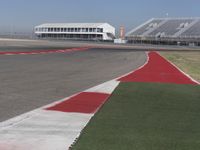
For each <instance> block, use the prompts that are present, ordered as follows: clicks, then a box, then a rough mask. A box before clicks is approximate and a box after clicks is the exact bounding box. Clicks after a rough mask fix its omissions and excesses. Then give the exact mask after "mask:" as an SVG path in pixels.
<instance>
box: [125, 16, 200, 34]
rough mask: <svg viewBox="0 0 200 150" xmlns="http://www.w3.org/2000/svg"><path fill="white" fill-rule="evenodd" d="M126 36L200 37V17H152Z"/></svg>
mask: <svg viewBox="0 0 200 150" xmlns="http://www.w3.org/2000/svg"><path fill="white" fill-rule="evenodd" d="M126 36H127V37H154V38H160V37H161V38H162V37H163V38H165V37H167V38H184V37H185V38H200V18H152V19H150V20H148V21H147V22H145V23H144V24H142V25H140V26H139V27H137V28H135V29H133V30H132V31H130V32H129V33H127V35H126Z"/></svg>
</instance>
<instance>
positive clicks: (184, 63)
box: [161, 52, 200, 81]
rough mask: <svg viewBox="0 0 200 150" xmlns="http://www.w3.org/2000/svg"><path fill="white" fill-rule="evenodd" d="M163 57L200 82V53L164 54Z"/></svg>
mask: <svg viewBox="0 0 200 150" xmlns="http://www.w3.org/2000/svg"><path fill="white" fill-rule="evenodd" d="M161 55H163V56H164V57H165V58H167V59H168V60H169V61H171V62H172V63H174V64H175V65H177V66H178V67H179V68H180V69H181V70H183V71H184V72H186V73H188V74H189V75H190V76H191V77H193V78H194V79H196V80H198V81H200V52H162V53H161Z"/></svg>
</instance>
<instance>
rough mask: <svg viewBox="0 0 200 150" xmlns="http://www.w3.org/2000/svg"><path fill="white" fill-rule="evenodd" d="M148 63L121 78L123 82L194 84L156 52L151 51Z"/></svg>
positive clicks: (194, 83)
mask: <svg viewBox="0 0 200 150" xmlns="http://www.w3.org/2000/svg"><path fill="white" fill-rule="evenodd" d="M148 56H149V61H148V63H147V64H146V65H145V66H144V67H142V68H140V69H139V70H136V71H134V72H132V73H130V74H129V75H127V76H125V77H122V78H120V79H119V81H121V82H158V83H175V84H193V85H197V83H196V82H194V81H192V80H191V79H190V78H189V77H187V76H186V75H185V74H183V73H182V72H181V71H179V70H178V69H177V68H176V67H175V66H173V65H172V64H171V63H169V62H168V61H167V60H165V59H164V58H163V57H161V56H160V55H159V54H158V53H156V52H149V54H148Z"/></svg>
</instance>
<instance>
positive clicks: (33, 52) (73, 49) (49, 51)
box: [0, 47, 89, 55]
mask: <svg viewBox="0 0 200 150" xmlns="http://www.w3.org/2000/svg"><path fill="white" fill-rule="evenodd" d="M88 49H89V47H78V48H68V49H61V50H33V51H16V52H1V51H0V55H36V54H51V53H69V52H74V51H84V50H88Z"/></svg>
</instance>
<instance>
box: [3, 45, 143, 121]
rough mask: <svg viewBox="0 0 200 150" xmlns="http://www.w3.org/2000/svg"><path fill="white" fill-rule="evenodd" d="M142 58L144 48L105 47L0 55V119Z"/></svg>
mask: <svg viewBox="0 0 200 150" xmlns="http://www.w3.org/2000/svg"><path fill="white" fill-rule="evenodd" d="M7 46H8V47H9V44H7ZM44 46H45V44H44ZM51 46H52V45H51ZM20 47H21V48H22V47H23V46H22V45H20V46H17V45H12V49H10V50H12V51H13V50H14V49H18V50H20V49H21V48H20ZM27 47H31V49H40V48H39V47H38V46H35V47H34V46H32V45H29V46H28V45H27V46H25V47H24V50H25V49H26V48H27ZM46 47H49V45H48V46H46ZM55 47H57V45H56V46H55ZM63 47H67V45H63ZM68 47H72V46H68ZM41 48H43V47H41ZM50 48H52V47H50ZM53 48H54V47H53ZM10 50H9V51H10ZM28 50H29V49H28ZM0 51H6V45H2V44H1V43H0ZM145 61H146V54H145V52H144V51H142V52H139V51H134V50H123V49H121V50H120V49H118V50H117V49H105V48H103V49H100V48H99V49H90V50H87V51H82V52H81V51H80V52H72V53H59V54H58V53H54V54H38V55H13V56H3V55H0V122H1V121H5V120H7V119H9V118H12V117H15V116H17V115H20V114H22V113H25V112H27V111H31V110H33V109H36V108H38V107H41V106H44V105H46V104H49V103H52V102H54V101H57V100H60V99H62V98H64V97H67V96H70V95H72V94H75V93H77V92H80V91H82V90H85V89H88V88H90V87H93V86H95V85H97V84H100V83H103V82H105V81H108V80H111V79H113V78H116V77H119V76H121V75H123V74H125V73H128V72H130V71H132V70H134V69H136V68H138V67H139V66H141V65H143V64H144V63H145Z"/></svg>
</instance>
